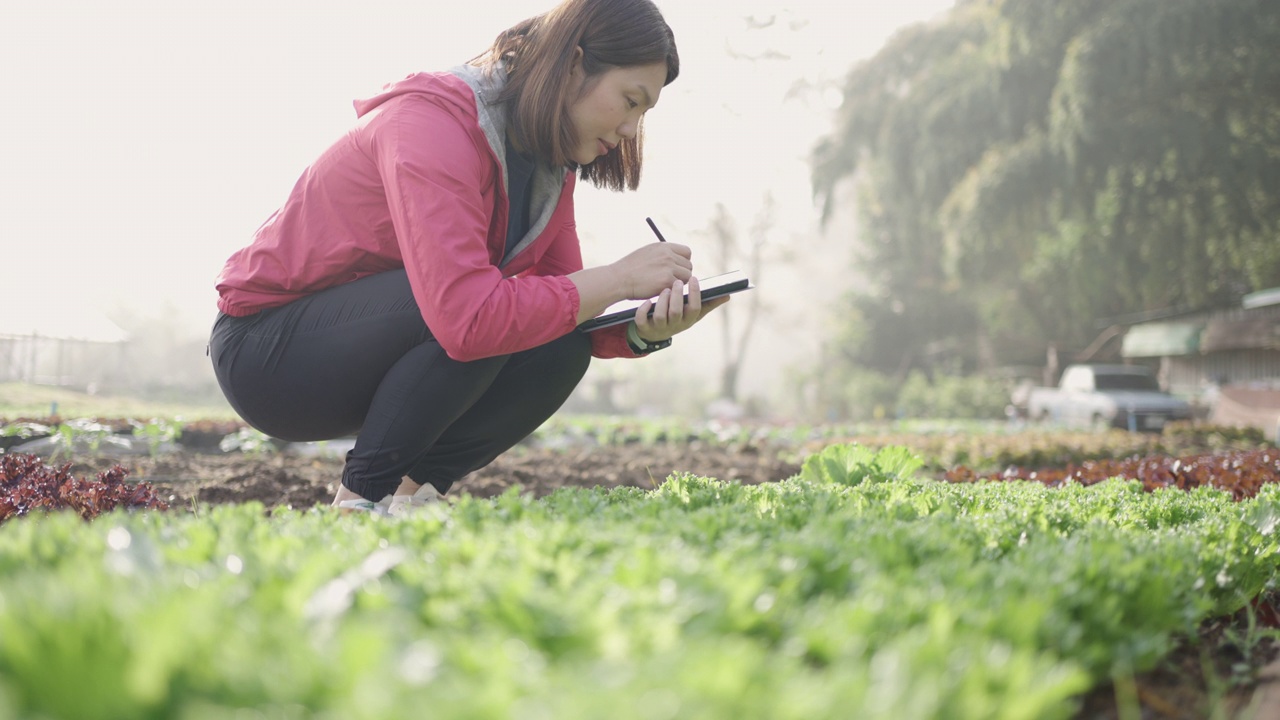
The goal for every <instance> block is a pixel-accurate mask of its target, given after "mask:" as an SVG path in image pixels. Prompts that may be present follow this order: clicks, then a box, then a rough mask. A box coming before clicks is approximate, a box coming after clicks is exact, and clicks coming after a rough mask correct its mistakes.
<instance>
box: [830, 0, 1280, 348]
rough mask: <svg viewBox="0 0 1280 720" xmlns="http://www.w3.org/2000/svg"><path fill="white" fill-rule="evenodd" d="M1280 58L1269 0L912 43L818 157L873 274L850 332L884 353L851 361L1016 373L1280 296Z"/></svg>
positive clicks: (942, 30)
mask: <svg viewBox="0 0 1280 720" xmlns="http://www.w3.org/2000/svg"><path fill="white" fill-rule="evenodd" d="M1277 47H1280V4H1277V3H1275V2H1273V1H1269V0H1073V2H1070V3H1060V2H1055V1H1054V0H968V1H967V2H961V3H959V4H958V5H957V7H956V8H955V9H954V10H953V11H952V12H951V13H949V14H948V15H947V16H946V17H945V18H944V19H942V20H939V21H936V22H933V23H930V24H925V25H920V26H916V27H914V28H911V29H909V30H907V31H904V32H902V33H900V34H899V35H898V36H897V37H895V38H894V39H893V40H892V41H891V42H890V43H889V44H888V45H887V46H886V47H885V49H884V50H883V51H882V52H881V53H880V54H878V55H877V56H876V57H875V58H873V59H872V60H870V61H869V62H867V63H864V64H862V65H860V66H858V67H857V68H855V69H854V70H853V72H852V73H851V74H850V76H849V78H848V82H847V84H846V87H845V103H844V106H843V110H842V114H841V116H840V117H839V118H838V122H837V127H836V130H835V132H834V133H833V134H832V135H831V136H830V137H828V138H827V139H825V140H824V141H823V142H822V143H821V144H819V146H818V147H817V149H816V150H815V156H814V173H813V179H814V187H815V192H816V193H817V194H818V196H819V197H821V198H822V199H823V200H824V203H825V206H824V207H825V210H824V211H825V212H828V213H829V212H830V209H831V207H832V205H833V203H834V198H835V197H836V189H837V186H838V185H839V184H840V183H841V182H842V181H843V180H845V179H846V178H854V179H855V181H857V182H858V184H859V186H860V190H861V194H860V196H859V201H860V208H859V210H860V214H861V222H862V224H863V226H864V228H865V229H866V230H867V232H866V233H865V235H866V236H867V237H869V238H871V240H870V242H869V247H868V249H867V251H866V253H865V262H867V263H868V264H869V266H870V268H871V274H872V275H873V276H876V277H880V278H882V281H881V283H880V285H879V286H878V287H877V288H875V292H873V293H870V294H864V295H862V296H860V297H857V298H854V299H852V300H851V303H850V308H851V310H852V311H853V313H852V314H853V315H854V317H855V318H857V320H856V321H854V322H852V323H851V325H852V326H853V329H852V330H851V332H857V333H860V334H862V335H864V336H872V337H880V338H882V339H884V340H885V342H887V343H888V345H887V347H885V348H879V349H877V350H876V351H875V353H873V354H871V355H870V356H867V355H868V354H867V353H862V355H863V357H856V358H854V359H855V360H861V361H868V362H871V363H872V364H874V365H876V366H877V367H882V368H895V369H896V368H897V367H900V366H901V365H902V363H903V361H902V360H901V358H903V357H906V358H908V359H909V364H924V365H927V364H928V363H929V362H933V361H945V362H950V363H955V362H957V361H959V362H964V363H974V362H976V361H977V360H978V359H979V358H980V357H982V356H983V355H984V351H983V347H984V346H985V347H987V348H989V355H990V356H991V357H992V361H993V362H1000V361H1004V362H1008V361H1018V360H1022V361H1025V360H1027V359H1030V358H1034V357H1037V356H1038V355H1040V354H1041V353H1043V349H1044V347H1045V346H1046V345H1048V344H1050V343H1054V344H1057V345H1059V346H1061V347H1066V348H1071V347H1076V348H1078V347H1083V346H1084V345H1085V344H1087V343H1088V341H1089V340H1090V339H1091V337H1092V334H1094V333H1096V329H1095V327H1094V325H1093V322H1094V320H1095V319H1097V318H1100V317H1106V316H1114V315H1119V314H1124V313H1130V312H1137V311H1146V310H1154V309H1159V308H1169V307H1205V306H1211V305H1216V304H1222V303H1229V302H1234V301H1235V300H1237V299H1238V298H1239V296H1240V295H1242V294H1243V293H1246V292H1249V291H1251V290H1256V289H1261V288H1265V287H1270V286H1275V285H1278V284H1280V63H1276V62H1275V48H1277ZM944 318H945V321H944V320H943V319H944ZM931 347H932V348H943V349H944V351H943V352H942V353H941V354H935V355H933V356H932V359H930V355H929V353H928V352H927V349H928V348H931ZM895 356H896V357H898V358H899V361H898V362H897V363H896V364H895V363H894V362H893V358H894V357H895Z"/></svg>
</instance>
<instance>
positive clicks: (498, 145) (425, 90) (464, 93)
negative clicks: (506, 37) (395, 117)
mask: <svg viewBox="0 0 1280 720" xmlns="http://www.w3.org/2000/svg"><path fill="white" fill-rule="evenodd" d="M506 80H507V71H506V69H505V68H503V66H502V64H501V63H498V65H496V66H495V67H493V68H492V71H490V70H489V69H486V68H483V67H477V66H475V65H459V66H458V67H455V68H452V69H450V70H449V71H448V72H443V73H414V74H412V75H409V76H408V77H405V78H404V79H402V80H397V81H396V82H393V83H388V84H387V85H384V86H383V87H382V90H381V91H380V92H379V93H378V94H376V95H374V96H372V97H369V98H365V99H363V100H356V101H354V102H353V103H352V104H353V105H354V106H355V109H356V117H363V116H365V115H366V114H368V113H370V112H372V111H373V110H375V109H377V108H378V107H380V106H381V105H383V104H385V103H386V102H388V101H389V100H392V99H393V98H396V97H399V96H401V95H410V94H415V93H422V94H426V95H430V96H432V97H433V98H435V99H436V101H437V102H444V103H446V104H447V105H448V106H449V107H450V109H451V110H452V111H453V112H454V113H456V114H457V117H458V118H459V119H461V120H465V121H466V123H467V124H470V125H474V126H478V127H479V129H480V131H481V132H482V133H484V137H485V140H486V141H487V142H488V144H489V150H490V151H491V152H492V153H493V158H494V160H495V161H496V162H497V164H498V167H499V171H500V174H501V176H502V188H503V193H504V195H505V193H506V189H507V188H508V187H509V183H508V180H507V143H506V133H507V114H506V113H505V112H503V109H502V107H501V106H500V105H498V104H497V98H498V94H499V93H500V92H501V91H502V87H503V85H504V84H505V83H506ZM459 81H461V82H459ZM566 171H567V169H566V168H563V167H554V166H551V165H547V164H545V163H541V162H539V163H535V167H534V173H533V178H532V179H531V186H530V195H531V198H530V213H529V215H530V220H531V223H530V227H529V231H528V232H527V233H526V234H525V236H524V238H523V239H521V241H520V242H519V243H518V244H517V245H516V246H515V247H514V248H512V249H511V251H510V252H509V253H508V254H507V256H506V257H505V258H503V261H502V263H501V265H506V264H507V263H508V262H510V261H511V259H512V258H513V257H515V256H516V255H517V254H519V253H520V251H522V250H524V249H525V248H526V247H529V246H530V245H531V244H533V241H534V240H535V239H537V237H538V235H540V234H542V231H543V230H544V229H545V228H546V227H547V223H548V222H549V221H550V220H551V216H552V214H553V213H554V211H555V208H556V206H557V204H558V203H559V201H560V195H561V193H563V192H564V191H565V180H566V177H565V174H566ZM569 192H572V189H571V188H570V190H569Z"/></svg>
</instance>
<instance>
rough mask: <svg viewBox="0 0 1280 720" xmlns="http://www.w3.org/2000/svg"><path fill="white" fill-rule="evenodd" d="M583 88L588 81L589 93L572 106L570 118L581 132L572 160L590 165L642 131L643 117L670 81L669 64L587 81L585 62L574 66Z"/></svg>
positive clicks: (629, 69)
mask: <svg viewBox="0 0 1280 720" xmlns="http://www.w3.org/2000/svg"><path fill="white" fill-rule="evenodd" d="M574 73H575V74H574V78H575V81H576V82H577V83H578V84H579V87H581V86H582V84H583V83H584V82H585V84H586V92H585V93H581V91H579V92H580V94H579V95H578V96H577V100H574V101H573V102H572V104H571V105H570V106H569V117H570V118H572V120H573V126H574V127H575V128H576V129H577V131H578V143H577V144H576V145H575V146H574V147H573V148H572V149H571V151H570V153H569V159H570V160H573V161H574V162H576V163H578V164H579V165H590V164H591V163H593V162H595V161H596V159H597V158H599V157H600V156H602V155H604V154H606V153H608V152H610V151H611V150H613V149H614V148H615V147H617V145H618V143H619V142H621V141H622V139H623V138H633V137H635V136H636V133H637V132H638V131H639V128H640V117H641V116H642V115H644V113H645V112H646V111H647V110H649V108H651V107H653V106H654V105H656V104H657V103H658V94H659V93H661V92H662V85H663V83H664V82H666V80H667V64H666V63H665V62H658V63H653V64H652V65H633V66H630V67H617V68H613V69H610V70H606V71H604V72H602V73H600V74H599V75H596V76H595V77H593V78H590V79H584V78H583V75H582V65H581V63H579V64H577V65H575V67H574Z"/></svg>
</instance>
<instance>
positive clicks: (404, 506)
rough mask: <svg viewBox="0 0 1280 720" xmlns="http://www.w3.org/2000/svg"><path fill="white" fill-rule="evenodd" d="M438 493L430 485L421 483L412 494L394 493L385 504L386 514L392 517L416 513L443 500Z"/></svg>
mask: <svg viewBox="0 0 1280 720" xmlns="http://www.w3.org/2000/svg"><path fill="white" fill-rule="evenodd" d="M443 500H444V499H443V498H441V497H440V493H438V492H436V489H435V488H434V487H432V486H431V485H423V486H422V487H420V488H418V491H417V492H415V493H414V494H412V495H395V496H393V497H391V501H390V503H388V505H387V511H386V514H387V515H390V516H392V517H408V516H410V515H416V514H418V512H419V511H420V510H421V509H422V508H424V507H426V506H428V505H435V504H437V503H440V502H443Z"/></svg>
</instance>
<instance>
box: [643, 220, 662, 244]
mask: <svg viewBox="0 0 1280 720" xmlns="http://www.w3.org/2000/svg"><path fill="white" fill-rule="evenodd" d="M644 221H645V222H647V223H649V229H650V230H652V231H653V234H654V235H657V236H658V242H666V241H667V239H666V238H664V237H662V233H660V232H658V226H657V225H654V224H653V218H645V219H644Z"/></svg>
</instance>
